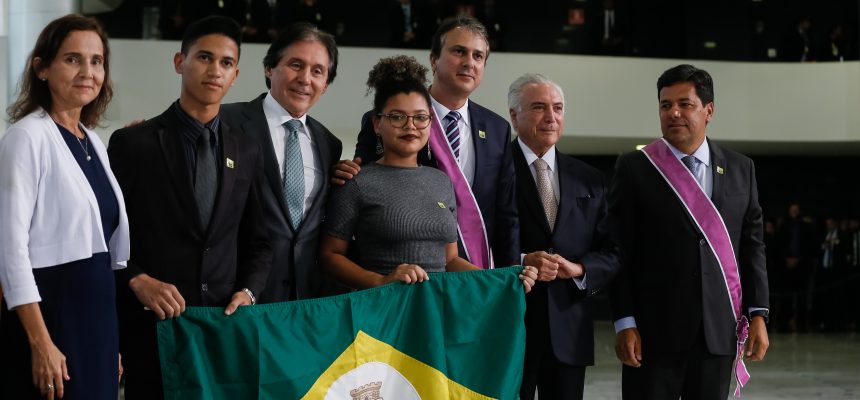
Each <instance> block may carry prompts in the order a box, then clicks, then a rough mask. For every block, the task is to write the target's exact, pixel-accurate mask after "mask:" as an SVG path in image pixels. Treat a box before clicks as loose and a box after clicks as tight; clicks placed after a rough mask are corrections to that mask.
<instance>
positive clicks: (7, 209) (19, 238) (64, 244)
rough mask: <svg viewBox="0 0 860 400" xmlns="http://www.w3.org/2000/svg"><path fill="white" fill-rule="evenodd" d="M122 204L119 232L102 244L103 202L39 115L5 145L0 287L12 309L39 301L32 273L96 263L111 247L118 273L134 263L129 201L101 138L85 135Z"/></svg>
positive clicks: (0, 174)
mask: <svg viewBox="0 0 860 400" xmlns="http://www.w3.org/2000/svg"><path fill="white" fill-rule="evenodd" d="M83 130H84V132H85V134H86V135H87V137H88V138H89V142H90V145H91V148H92V150H94V151H95V153H96V154H97V155H98V159H99V161H101V164H102V167H103V168H104V169H105V173H106V175H107V177H108V180H109V181H110V184H111V187H112V188H113V192H114V194H115V195H116V200H117V205H118V206H119V226H117V229H116V231H114V233H113V236H112V237H111V241H110V244H109V246H108V244H105V240H104V235H103V232H104V231H103V230H102V220H101V214H100V213H99V204H98V201H96V197H95V194H94V193H93V191H92V188H91V187H90V184H89V182H88V181H87V178H86V176H85V175H84V173H83V171H81V168H80V166H79V165H78V163H77V161H75V158H74V156H73V155H72V153H71V152H70V151H69V148H68V146H67V145H66V142H65V141H64V140H63V138H62V136H61V133H60V130H59V129H58V128H57V126H56V125H55V124H54V121H53V120H52V119H51V117H50V116H49V115H48V113H46V112H45V111H44V110H42V109H39V110H37V111H34V112H33V113H31V114H30V115H27V116H26V117H24V118H22V119H21V120H20V121H18V122H16V123H15V124H13V125H12V126H10V127H9V129H7V130H6V134H5V135H4V136H3V138H2V139H0V283H2V285H3V295H4V296H5V298H6V303H7V305H8V307H9V309H10V310H11V309H12V308H14V307H17V306H19V305H22V304H29V303H34V302H38V301H41V300H42V298H41V297H40V296H39V290H38V288H36V281H35V279H34V277H33V268H45V267H51V266H56V265H60V264H64V263H68V262H71V261H75V260H82V259H86V258H89V257H92V255H93V254H95V253H103V252H106V251H108V247H109V248H110V254H111V261H112V263H111V264H112V265H111V266H112V267H113V269H120V268H125V263H126V261H127V260H128V257H129V238H128V218H127V217H126V214H125V201H124V200H123V197H122V192H121V191H120V188H119V185H118V184H117V182H116V179H115V178H114V176H113V173H112V172H111V169H110V163H109V161H108V156H107V151H106V150H105V146H104V144H103V143H102V142H101V140H100V139H99V137H98V136H97V135H96V134H95V133H94V132H92V131H90V130H88V129H83Z"/></svg>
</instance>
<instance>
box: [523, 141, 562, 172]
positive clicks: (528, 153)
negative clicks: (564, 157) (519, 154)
mask: <svg viewBox="0 0 860 400" xmlns="http://www.w3.org/2000/svg"><path fill="white" fill-rule="evenodd" d="M517 143H519V144H520V149H521V150H522V151H523V156H524V157H525V159H526V165H532V163H534V162H535V160H537V159H538V158H541V159H543V160H544V161H545V162H546V164H547V165H548V166H549V170H550V171H555V146H552V147H550V149H549V150H547V152H546V153H545V154H544V155H543V157H538V156H537V154H535V152H533V151H532V149H530V148H529V146H526V144H525V143H523V141H522V139H520V138H519V137H517Z"/></svg>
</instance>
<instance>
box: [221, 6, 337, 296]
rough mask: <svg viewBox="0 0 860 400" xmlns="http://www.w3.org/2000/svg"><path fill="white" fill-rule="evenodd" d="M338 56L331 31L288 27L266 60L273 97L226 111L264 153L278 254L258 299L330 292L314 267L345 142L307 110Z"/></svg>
mask: <svg viewBox="0 0 860 400" xmlns="http://www.w3.org/2000/svg"><path fill="white" fill-rule="evenodd" d="M337 57H338V55H337V46H336V45H335V42H334V37H332V36H331V35H330V34H328V33H326V32H324V31H321V30H319V29H318V28H316V27H314V26H313V25H310V24H307V23H298V24H294V25H291V26H290V27H289V28H287V29H286V30H285V31H284V32H282V33H281V35H280V36H278V38H277V39H275V41H274V42H273V43H272V45H271V46H269V50H268V52H267V53H266V56H265V57H264V58H263V66H264V68H265V75H266V77H265V78H266V86H267V87H269V89H270V90H269V92H267V93H263V94H261V95H260V96H259V97H257V98H256V99H254V100H252V101H250V102H247V103H237V104H230V105H227V106H225V107H224V114H225V116H226V118H227V119H228V120H229V121H233V122H234V123H236V124H238V125H240V126H241V127H242V129H243V130H244V131H245V132H246V133H247V134H248V135H250V136H251V137H253V138H254V139H255V141H256V142H257V143H259V145H260V146H261V147H262V148H263V156H264V159H265V161H264V163H265V174H266V182H267V184H266V185H265V190H264V191H265V193H264V204H265V209H266V211H267V213H266V214H267V215H268V216H269V217H270V218H269V219H268V220H267V221H266V223H267V226H268V228H269V231H270V232H271V233H272V238H273V245H274V252H275V255H274V260H273V263H272V272H271V275H270V278H269V283H268V285H267V286H266V290H264V291H263V293H261V294H260V301H261V302H265V303H270V302H277V301H286V300H294V299H305V298H312V297H318V296H321V295H324V294H327V293H328V292H329V291H330V290H332V289H331V288H330V287H329V285H328V284H327V283H326V282H327V281H326V280H325V278H324V277H323V276H322V275H321V274H320V273H319V270H318V268H317V252H318V247H319V236H320V223H321V222H322V220H323V216H324V211H325V204H326V199H327V198H328V178H327V177H328V176H329V174H330V171H331V167H332V165H334V163H335V162H337V160H339V159H340V155H341V150H342V145H341V142H340V140H338V139H337V138H336V137H335V136H334V135H332V133H331V132H330V131H329V130H328V129H327V128H326V127H325V126H323V125H322V124H321V123H320V122H319V121H317V120H315V119H313V118H311V117H310V116H309V115H308V112H309V111H310V109H311V107H313V106H314V104H315V103H316V102H317V100H319V98H320V96H322V94H323V93H325V91H326V89H327V88H328V85H330V84H331V83H332V81H334V78H335V76H336V75H337ZM292 124H295V127H293V126H292Z"/></svg>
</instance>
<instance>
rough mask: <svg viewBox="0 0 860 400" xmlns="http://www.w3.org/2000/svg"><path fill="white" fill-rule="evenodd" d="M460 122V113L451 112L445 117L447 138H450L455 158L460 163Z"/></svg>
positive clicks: (449, 141)
mask: <svg viewBox="0 0 860 400" xmlns="http://www.w3.org/2000/svg"><path fill="white" fill-rule="evenodd" d="M459 121H460V113H458V112H456V111H451V112H449V113H448V115H446V116H445V137H447V138H448V143H449V144H451V150H453V151H454V158H456V159H457V161H458V162H459V161H460V128H459V127H458V126H457V125H458V122H459Z"/></svg>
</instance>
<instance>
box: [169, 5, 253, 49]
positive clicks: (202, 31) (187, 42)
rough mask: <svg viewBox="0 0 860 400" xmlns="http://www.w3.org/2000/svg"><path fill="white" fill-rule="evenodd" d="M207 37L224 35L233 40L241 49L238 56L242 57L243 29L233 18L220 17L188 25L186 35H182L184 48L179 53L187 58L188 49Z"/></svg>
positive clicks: (212, 16)
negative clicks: (198, 40)
mask: <svg viewBox="0 0 860 400" xmlns="http://www.w3.org/2000/svg"><path fill="white" fill-rule="evenodd" d="M206 35H224V36H226V37H228V38H230V39H232V40H233V41H234V42H236V48H237V49H239V54H237V55H236V56H237V57H238V56H241V55H242V27H241V26H239V24H238V23H237V22H236V21H235V20H233V19H232V18H227V17H224V16H220V15H210V16H208V17H206V18H201V19H198V20H197V21H194V22H192V23H191V25H188V28H187V29H185V34H183V35H182V46H181V47H180V48H179V51H181V52H182V54H183V55H186V56H187V55H188V49H190V48H191V46H194V43H195V42H196V41H197V39H200V38H201V37H203V36H206Z"/></svg>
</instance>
